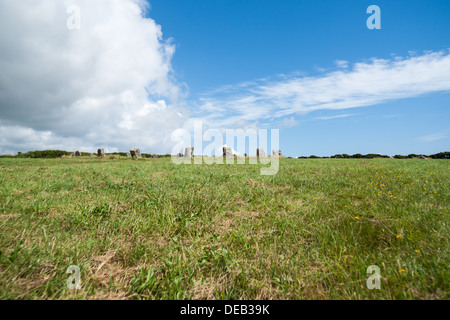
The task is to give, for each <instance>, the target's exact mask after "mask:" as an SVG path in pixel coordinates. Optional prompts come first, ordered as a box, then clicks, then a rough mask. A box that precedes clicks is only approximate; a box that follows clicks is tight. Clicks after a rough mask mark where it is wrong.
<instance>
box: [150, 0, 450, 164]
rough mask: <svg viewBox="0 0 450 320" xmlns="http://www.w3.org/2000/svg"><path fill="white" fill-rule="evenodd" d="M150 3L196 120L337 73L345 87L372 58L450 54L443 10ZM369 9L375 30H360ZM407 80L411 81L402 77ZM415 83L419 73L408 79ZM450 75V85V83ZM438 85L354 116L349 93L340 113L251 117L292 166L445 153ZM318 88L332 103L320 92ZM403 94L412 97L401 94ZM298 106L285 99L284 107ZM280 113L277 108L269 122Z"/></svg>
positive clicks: (360, 3) (427, 6) (343, 2)
mask: <svg viewBox="0 0 450 320" xmlns="http://www.w3.org/2000/svg"><path fill="white" fill-rule="evenodd" d="M149 3H150V5H151V9H150V11H149V13H148V15H149V17H151V18H152V19H154V20H155V21H156V23H157V24H159V25H161V27H162V32H163V35H164V39H169V38H171V39H172V40H171V41H172V43H173V44H174V45H175V46H176V51H175V54H174V56H173V58H172V68H173V71H174V72H173V76H174V77H175V78H176V79H177V81H179V82H182V83H185V84H186V85H187V87H188V95H187V97H186V105H187V107H188V108H189V109H191V111H192V112H193V114H194V115H196V116H199V117H202V116H204V113H205V109H204V108H202V104H203V103H204V101H205V100H204V99H207V101H214V103H215V104H216V105H217V108H219V106H220V105H221V104H222V105H224V106H227V105H230V101H233V99H236V96H239V97H247V98H248V97H254V96H253V95H252V94H253V93H254V92H255V91H259V89H260V88H261V86H262V87H267V86H269V87H270V86H274V85H276V84H280V83H281V84H283V83H284V81H288V82H289V81H291V80H292V81H297V80H302V79H303V80H304V79H305V78H313V79H316V80H321V79H322V80H324V79H329V76H330V74H332V73H333V72H343V73H344V77H345V73H351V70H352V66H353V65H354V64H355V63H360V62H365V63H367V64H369V65H372V63H373V62H371V61H372V60H370V59H372V58H376V59H384V61H387V62H386V63H387V64H392V63H395V61H396V59H397V60H398V59H403V60H406V61H411V60H410V59H411V58H414V57H416V58H417V57H419V58H420V57H423V56H424V55H426V54H427V53H430V52H431V53H439V52H440V53H441V54H442V55H444V58H445V57H447V55H448V49H449V48H450V2H449V1H432V0H428V1H417V0H416V1H411V0H410V1H399V0H396V1H383V0H375V1H364V0H357V1H354V0H353V1H350V0H340V1H331V0H327V1H324V0H315V1H268V0H195V1H185V0H150V1H149ZM372 4H375V5H378V6H379V7H380V8H381V30H369V29H368V28H367V27H366V20H367V18H368V17H369V16H370V15H369V14H367V13H366V9H367V7H368V6H369V5H372ZM399 57H400V58H399ZM436 59H437V60H439V59H443V57H437V58H435V57H432V58H430V61H431V60H432V62H434V61H435V60H436ZM338 61H341V62H338ZM432 62H430V63H432ZM412 63H414V62H412ZM443 66H444V67H447V66H448V64H446V63H443ZM430 72H432V71H430ZM405 73H406V75H407V74H408V71H406V72H403V73H402V76H405ZM418 74H419V75H420V71H419V73H417V72H416V73H413V76H417V75H418ZM447 75H448V77H450V73H447ZM369 76H370V72H369ZM425 76H427V75H424V77H425ZM441 77H442V75H441ZM261 79H263V80H261ZM286 79H287V80H286ZM333 79H334V78H332V80H333ZM439 79H442V78H439V77H436V79H435V80H432V83H431V84H430V83H427V84H423V85H424V86H430V88H429V89H428V90H425V91H424V92H419V95H417V94H416V92H415V90H414V89H411V88H407V86H413V85H414V83H413V84H410V83H403V82H401V83H400V84H397V87H396V89H395V90H394V91H395V92H391V93H390V95H389V97H386V99H384V97H383V92H384V91H383V90H384V89H383V90H382V89H380V91H379V92H378V93H377V95H378V96H377V97H376V98H374V99H373V101H371V102H368V103H360V104H367V105H365V106H358V103H356V106H355V107H353V108H346V107H345V104H346V103H347V100H349V101H348V103H349V105H352V101H353V95H354V93H352V92H350V93H349V94H348V95H344V96H343V97H340V99H341V98H342V100H341V103H342V105H341V106H339V108H335V107H332V108H331V109H330V108H327V107H319V108H317V110H316V109H314V110H316V111H311V110H308V111H306V112H304V111H300V112H293V111H291V112H285V113H284V114H283V115H282V116H280V117H279V116H274V117H270V116H267V114H265V115H262V116H261V117H256V116H255V119H254V120H255V121H256V122H257V123H259V124H260V125H262V126H266V127H268V128H277V127H279V128H280V146H281V148H282V150H283V153H284V154H285V155H287V156H293V157H296V156H300V155H312V154H315V155H318V156H325V155H332V154H336V153H348V154H354V153H383V154H389V155H395V154H409V153H423V154H432V153H436V152H441V151H447V150H450V146H449V142H450V138H449V137H450V130H449V129H448V120H449V116H450V111H449V104H450V94H449V91H448V88H447V87H446V86H443V88H440V87H439V85H436V82H442V81H440V80H439ZM332 80H331V81H332ZM391 81H393V80H392V79H390V78H389V77H388V78H387V79H386V86H387V87H389V85H390V82H391ZM433 81H435V82H433ZM352 83H353V82H350V83H349V84H348V85H352ZM304 85H306V84H302V86H304ZM419 85H421V84H419ZM306 86H307V87H308V85H306ZM402 86H404V87H402ZM394 87H395V85H394ZM311 88H316V86H313V87H311ZM319 88H323V89H324V94H327V93H328V90H327V87H326V86H324V87H320V86H319ZM345 89H347V87H345ZM287 90H288V89H287ZM403 91H408V92H404V93H403V94H398V93H399V92H403ZM302 92H304V91H302ZM308 94H309V93H308V92H306V93H305V95H306V96H308ZM363 94H364V91H363ZM303 96H304V95H303V94H302V97H303ZM319 96H320V95H319ZM260 98H261V96H260V95H259V96H258V99H260ZM360 98H361V97H360ZM305 99H306V98H305ZM308 99H309V98H308ZM314 99H316V100H317V99H319V98H317V97H314ZM314 99H313V100H314ZM330 99H331V100H333V99H334V98H333V97H331V98H330ZM263 100H265V101H266V102H267V105H270V103H273V102H274V101H279V99H278V98H273V97H272V96H271V98H270V99H266V98H264V99H263ZM319 100H320V99H319ZM383 100H386V101H383ZM298 101H299V100H295V99H294V100H289V99H288V100H286V101H282V102H281V103H294V104H295V103H298ZM302 101H303V100H302ZM256 104H257V102H256ZM321 104H322V102H321V103H313V105H314V106H316V105H321ZM233 105H235V104H233ZM264 106H265V104H263V106H262V107H261V108H264ZM283 107H289V106H286V105H283ZM247 108H248V110H247V111H248V112H249V113H252V112H253V110H252V109H251V108H256V107H255V106H254V105H252V106H250V105H249V106H247ZM213 110H216V109H213ZM277 110H278V107H277V106H274V108H273V110H271V111H270V112H275V113H276V112H277ZM297 111H298V110H297ZM209 112H211V110H209ZM262 113H264V112H262ZM240 115H241V113H240V111H237V110H235V111H234V112H228V110H227V111H225V112H224V115H223V117H224V118H227V117H233V116H236V117H235V118H234V119H235V120H236V119H238V118H239V116H240ZM215 120H217V121H219V120H220V119H219V118H218V119H215ZM247 120H248V119H247ZM224 122H225V123H226V121H224ZM230 125H231V126H233V125H235V124H233V123H231V122H230Z"/></svg>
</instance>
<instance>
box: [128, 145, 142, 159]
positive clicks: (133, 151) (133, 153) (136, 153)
mask: <svg viewBox="0 0 450 320" xmlns="http://www.w3.org/2000/svg"><path fill="white" fill-rule="evenodd" d="M130 153H131V157H133V158H136V159H140V158H142V156H141V150H139V149H138V148H133V149H131V150H130Z"/></svg>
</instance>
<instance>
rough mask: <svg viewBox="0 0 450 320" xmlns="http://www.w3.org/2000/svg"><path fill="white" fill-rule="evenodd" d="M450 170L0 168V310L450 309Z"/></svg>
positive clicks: (9, 164)
mask: <svg viewBox="0 0 450 320" xmlns="http://www.w3.org/2000/svg"><path fill="white" fill-rule="evenodd" d="M449 164H450V162H449V161H448V160H414V159H408V160H394V159H373V160H357V159H349V160H343V159H317V160H298V159H282V160H281V163H280V170H279V173H278V174H277V175H275V176H261V175H260V171H259V166H257V165H180V166H175V165H174V164H172V162H171V161H170V159H151V160H131V159H115V160H113V159H109V158H106V159H97V158H92V159H90V158H84V159H71V158H69V159H54V160H34V159H0V228H1V236H0V244H1V248H0V250H1V251H0V299H448V298H449V271H448V270H449V268H448V267H449V243H448V239H449V231H450V229H449V226H448V223H449V221H450V220H449V212H448V210H449V205H450V189H449V181H450V170H449ZM70 265H77V266H79V267H80V269H81V275H80V276H81V289H80V290H73V291H71V290H69V289H68V288H67V285H66V282H67V279H68V278H69V276H70V275H69V274H67V273H66V270H67V268H68V267H69V266H70ZM370 265H377V266H379V268H380V270H381V288H380V289H379V290H376V289H374V290H369V289H368V288H367V286H366V281H367V278H368V276H369V275H370V274H369V275H367V268H368V267H369V266H370Z"/></svg>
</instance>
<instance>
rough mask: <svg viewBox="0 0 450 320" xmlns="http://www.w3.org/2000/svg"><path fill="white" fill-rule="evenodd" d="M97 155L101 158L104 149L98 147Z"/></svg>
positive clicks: (103, 154)
mask: <svg viewBox="0 0 450 320" xmlns="http://www.w3.org/2000/svg"><path fill="white" fill-rule="evenodd" d="M97 156H98V157H100V158H103V157H104V156H105V150H104V149H98V151H97Z"/></svg>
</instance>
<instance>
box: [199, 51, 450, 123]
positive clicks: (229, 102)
mask: <svg viewBox="0 0 450 320" xmlns="http://www.w3.org/2000/svg"><path fill="white" fill-rule="evenodd" d="M338 64H340V66H341V67H342V66H343V65H346V66H347V68H345V69H344V70H343V69H338V70H337V71H332V72H327V73H324V74H322V75H320V76H314V77H308V76H297V75H295V76H291V77H286V76H285V77H283V78H280V79H272V80H263V81H258V82H253V83H249V84H247V85H237V86H234V87H231V86H227V87H226V89H225V90H224V91H223V92H215V93H213V94H206V95H205V96H203V97H202V100H201V103H200V105H199V106H198V111H197V113H198V116H201V115H203V117H204V118H205V119H207V120H208V121H209V122H210V123H214V124H215V125H217V126H220V125H226V126H232V125H233V123H235V121H237V120H241V121H242V120H244V121H248V122H252V121H256V120H259V121H272V120H274V119H281V118H285V117H287V116H291V115H295V114H298V115H301V114H306V113H309V112H313V111H317V110H344V109H350V108H357V107H364V106H371V105H376V104H380V103H383V102H386V101H390V100H395V99H402V98H410V97H415V96H419V95H422V94H426V93H432V92H437V91H448V90H450V54H449V51H448V50H447V51H440V52H426V53H424V54H423V55H419V56H409V57H406V58H401V57H393V58H392V59H389V60H384V59H371V60H367V61H364V62H358V63H355V64H353V65H350V64H349V65H347V64H344V63H343V62H340V63H338Z"/></svg>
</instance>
